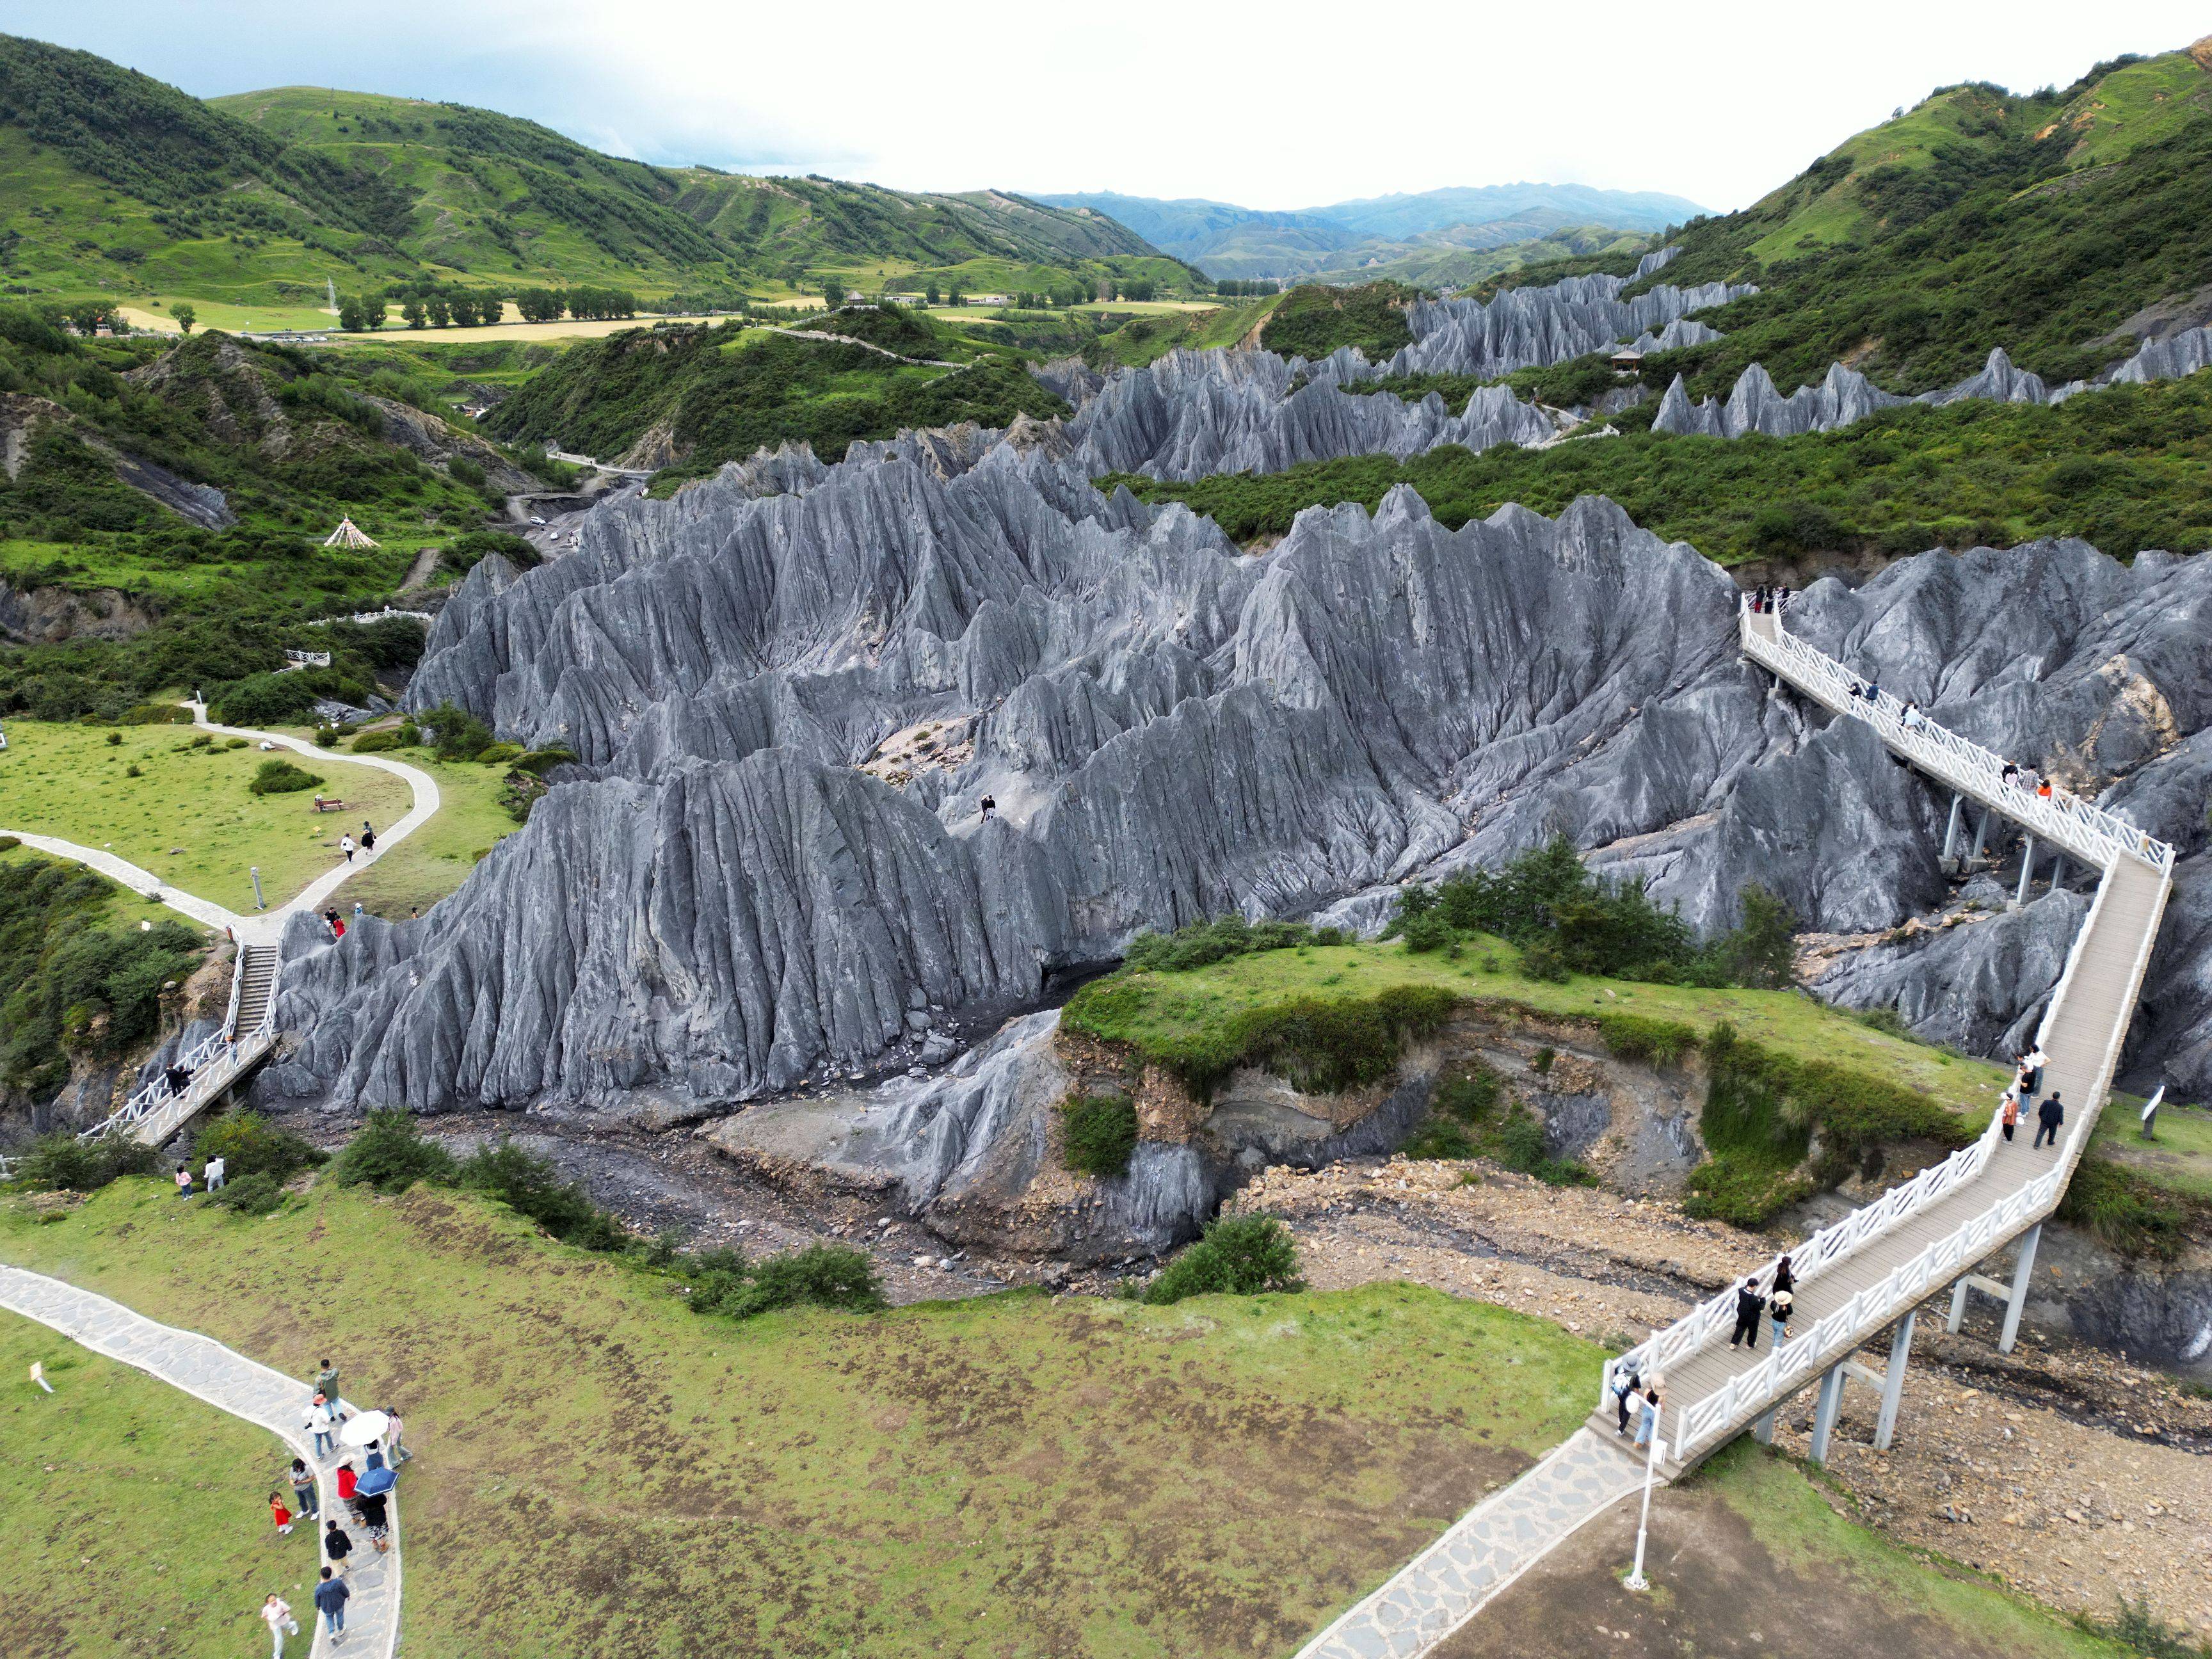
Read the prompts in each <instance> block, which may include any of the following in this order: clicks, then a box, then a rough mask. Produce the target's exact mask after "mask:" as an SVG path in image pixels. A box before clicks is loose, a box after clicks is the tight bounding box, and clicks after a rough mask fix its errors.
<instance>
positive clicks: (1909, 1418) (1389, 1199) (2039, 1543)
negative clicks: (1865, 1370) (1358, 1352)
mask: <svg viewBox="0 0 2212 1659" xmlns="http://www.w3.org/2000/svg"><path fill="white" fill-rule="evenodd" d="M1478 1168H1480V1173H1481V1181H1480V1184H1479V1185H1475V1186H1459V1185H1457V1184H1455V1183H1456V1182H1458V1181H1459V1179H1460V1177H1461V1174H1462V1170H1468V1169H1478ZM1237 1203H1238V1206H1240V1207H1243V1208H1247V1209H1264V1210H1267V1211H1269V1212H1273V1213H1274V1214H1277V1215H1279V1216H1281V1217H1282V1218H1284V1219H1285V1221H1286V1222H1287V1223H1289V1225H1290V1226H1291V1231H1293V1232H1294V1233H1295V1234H1296V1235H1297V1240H1298V1247H1299V1252H1300V1255H1301V1258H1302V1260H1303V1261H1304V1271H1305V1273H1306V1278H1307V1280H1308V1282H1309V1283H1310V1284H1311V1285H1313V1286H1314V1288H1316V1290H1337V1289H1342V1288H1345V1287H1346V1286H1349V1285H1359V1284H1365V1283H1368V1282H1370V1280H1376V1279H1405V1280H1408V1281H1410V1282H1412V1283H1414V1284H1419V1285H1431V1286H1433V1287H1434V1288H1437V1289H1439V1290H1443V1291H1449V1292H1450V1293H1451V1294H1454V1295H1456V1296H1467V1297H1476V1298H1479V1299H1480V1300H1483V1301H1486V1302H1492V1303H1496V1304H1501V1305H1504V1306H1506V1307H1511V1308H1516V1309H1519V1310H1522V1311H1523V1312H1528V1313H1534V1314H1537V1315H1540V1316H1544V1317H1547V1318H1549V1319H1553V1320H1555V1321H1557V1322H1559V1324H1561V1325H1563V1326H1565V1328H1567V1329H1569V1330H1570V1331H1573V1332H1576V1333H1577V1334H1582V1335H1586V1336H1589V1337H1590V1338H1592V1339H1593V1340H1597V1341H1600V1342H1604V1343H1607V1344H1608V1345H1612V1346H1627V1345H1628V1343H1629V1342H1630V1341H1631V1340H1634V1339H1635V1338H1636V1337H1639V1336H1641V1335H1642V1334H1644V1333H1645V1332H1648V1331H1650V1329H1652V1328H1655V1327H1656V1326H1659V1325H1662V1324H1665V1323H1667V1322H1670V1321H1672V1320H1674V1319H1675V1318H1677V1317H1679V1316H1680V1315H1681V1314H1682V1313H1683V1312H1685V1311H1686V1310H1687V1309H1688V1308H1689V1307H1691V1306H1692V1305H1693V1304H1695V1303H1696V1302H1697V1301H1699V1300H1701V1299H1702V1298H1704V1297H1706V1296H1709V1295H1711V1294H1712V1292H1713V1291H1717V1290H1718V1289H1719V1288H1720V1287H1721V1286H1722V1285H1724V1284H1726V1283H1727V1282H1728V1280H1729V1279H1730V1278H1731V1277H1732V1276H1733V1275H1734V1274H1735V1273H1736V1272H1739V1271H1741V1269H1743V1268H1745V1267H1749V1266H1751V1265H1753V1263H1754V1262H1755V1261H1758V1260H1759V1259H1760V1258H1761V1256H1762V1255H1763V1247H1762V1245H1761V1244H1760V1243H1759V1242H1758V1241H1756V1240H1754V1239H1753V1238H1751V1237H1748V1236H1747V1235H1745V1234H1743V1233H1740V1232H1737V1231H1734V1230H1733V1229H1730V1228H1727V1227H1724V1226H1722V1225H1718V1224H1714V1223H1705V1222H1697V1221H1691V1220H1687V1219H1686V1218H1683V1217H1682V1216H1680V1214H1679V1213H1676V1212H1674V1211H1673V1210H1672V1209H1671V1208H1670V1207H1668V1206H1665V1205H1662V1204H1659V1203H1655V1202H1642V1201H1638V1200H1631V1199H1625V1198H1622V1197H1621V1196H1620V1195H1619V1194H1613V1193H1609V1192H1606V1191H1603V1190H1601V1189H1597V1188H1548V1187H1545V1186H1543V1185H1542V1184H1541V1183H1539V1182H1534V1181H1532V1180H1529V1179H1528V1178H1527V1177H1525V1176H1513V1175H1510V1174H1503V1173H1499V1172H1497V1171H1495V1170H1489V1169H1487V1168H1486V1167H1482V1166H1474V1165H1461V1164H1420V1163H1413V1164H1408V1163H1406V1162H1404V1161H1396V1162H1393V1163H1389V1164H1382V1163H1377V1162H1372V1161H1370V1162H1363V1163H1358V1164H1340V1165H1336V1166H1334V1167H1332V1168H1331V1169H1328V1170H1322V1171H1318V1172H1316V1173H1314V1174H1310V1175H1309V1174H1304V1173H1301V1172H1298V1171H1294V1170H1269V1171H1267V1174H1266V1176H1264V1177H1263V1178H1262V1180H1261V1182H1259V1183H1257V1184H1255V1186H1254V1187H1253V1188H1249V1189H1247V1191H1246V1192H1245V1193H1243V1194H1241V1195H1240V1196H1239V1199H1238V1200H1237ZM1947 1311H1948V1310H1947V1309H1946V1308H1945V1306H1944V1305H1943V1304H1940V1303H1936V1304H1929V1305H1927V1306H1925V1307H1923V1309H1922V1310H1921V1314H1920V1319H1919V1323H1918V1328H1917V1336H1916V1340H1915V1343H1914V1349H1913V1355H1912V1363H1911V1368H1910V1369H1909V1370H1908V1371H1907V1372H1906V1377H1905V1400H1904V1406H1903V1408H1902V1412H1901V1414H1900V1417H1899V1430H1898V1434H1897V1438H1896V1442H1895V1444H1894V1445H1893V1448H1892V1449H1891V1450H1890V1451H1889V1452H1888V1453H1887V1454H1881V1453H1876V1452H1875V1450H1874V1449H1873V1446H1872V1439H1873V1431H1874V1408H1875V1405H1876V1403H1877V1401H1876V1398H1875V1395H1874V1393H1873V1391H1872V1390H1871V1389H1865V1388H1863V1387H1860V1386H1858V1385H1857V1384H1853V1385H1851V1386H1850V1387H1848V1388H1847V1389H1845V1392H1844V1412H1843V1417H1842V1421H1841V1426H1840V1428H1839V1430H1838V1436H1837V1442H1838V1443H1837V1445H1836V1447H1835V1448H1834V1449H1833V1450H1832V1454H1831V1458H1830V1469H1831V1474H1832V1475H1833V1476H1834V1477H1835V1479H1836V1480H1838V1481H1839V1482H1840V1483H1841V1486H1842V1488H1843V1490H1844V1492H1846V1493H1848V1495H1849V1504H1850V1509H1851V1512H1852V1514H1853V1515H1854V1516H1855V1517H1856V1518H1857V1519H1859V1520H1861V1521H1863V1522H1866V1523H1867V1524H1869V1525H1870V1526H1872V1527H1875V1528H1877V1529H1878V1530H1880V1531H1881V1532H1882V1533H1883V1534H1887V1535H1888V1536H1890V1537H1892V1538H1893V1539H1896V1540H1898V1541H1901V1542H1904V1543H1906V1544H1909V1545H1912V1546H1916V1547H1921V1548H1924V1549H1928V1550H1930V1551H1934V1552H1936V1553H1939V1554H1942V1555H1943V1556H1946V1557H1948V1558H1950V1559H1954V1560H1956V1561H1958V1562H1960V1563H1962V1564H1964V1565H1966V1566H1969V1567H1972V1568H1975V1569H1978V1570H1980V1571H1985V1572H1987V1573H1990V1575H1992V1576H1993V1577H1996V1578H1998V1579H1999V1580H2001V1581H2002V1582H2003V1583H2008V1584H2010V1585H2013V1586H2015V1587H2016V1588H2018V1589H2021V1590H2022V1591H2024V1592H2025V1593H2027V1594H2028V1595H2033V1596H2034V1597H2035V1598H2037V1599H2038V1600H2039V1601H2043V1602H2045V1604H2046V1605H2048V1606H2050V1607H2053V1608H2054V1609H2057V1610H2058V1611H2060V1612H2062V1613H2069V1614H2070V1613H2076V1612H2082V1611H2087V1612H2088V1613H2093V1614H2095V1615H2098V1616H2109V1615H2110V1614H2111V1613H2112V1611H2113V1609H2114V1607H2115V1606H2116V1603H2117V1601H2118V1598H2120V1597H2121V1596H2126V1597H2128V1598H2130V1599H2131V1600H2132V1599H2147V1600H2148V1601H2149V1602H2150V1604H2151V1606H2152V1607H2154V1609H2155V1610H2156V1611H2157V1612H2158V1613H2159V1614H2160V1616H2161V1617H2163V1618H2164V1619H2166V1620H2167V1621H2168V1622H2169V1623H2173V1624H2178V1625H2181V1626H2185V1627H2188V1628H2191V1629H2193V1630H2194V1631H2196V1632H2198V1633H2199V1634H2200V1635H2202V1636H2212V1401H2208V1400H2207V1399H2206V1398H2204V1397H2203V1395H2199V1394H2195V1393H2191V1392H2190V1391H2188V1390H2185V1389H2183V1388H2181V1387H2179V1386H2178V1385H2177V1384H2175V1383H2173V1382H2172V1380H2171V1379H2169V1378H2167V1377H2166V1376H2163V1375H2162V1374H2161V1373H2158V1372H2154V1371H2146V1370H2138V1369H2136V1368H2135V1367H2132V1366H2130V1365H2128V1364H2124V1362H2122V1361H2121V1360H2119V1359H2118V1358H2116V1357H2115V1356H2113V1355H2112V1354H2110V1353H2107V1352H2104V1351H2103V1350H2101V1349H2098V1348H2093V1347H2090V1346H2087V1345H2086V1344H2082V1343H2078V1342H2075V1341H2073V1340H2070V1339H2068V1338H2064V1337H2061V1336H2053V1335H2049V1334H2045V1333H2040V1332H2034V1331H2029V1332H2027V1333H2024V1334H2023V1335H2022V1338H2021V1343H2020V1346H2018V1347H2017V1348H2016V1349H2015V1352H2013V1353H2012V1354H2011V1355H2009V1356H2007V1355H2002V1354H1999V1353H1998V1352H1996V1345H1995V1339H1996V1317H1995V1315H1994V1313H1993V1312H1992V1311H1991V1304H1987V1303H1984V1302H1981V1301H1980V1299H1979V1298H1977V1301H1976V1304H1975V1309H1974V1311H1973V1312H1972V1313H1970V1315H1969V1317H1968V1319H1967V1321H1966V1327H1965V1328H1964V1329H1963V1330H1962V1331H1961V1332H1960V1334H1958V1335H1957V1336H1951V1335H1948V1334H1946V1333H1945V1332H1944V1329H1943V1317H1944V1315H1945V1313H1946V1312H1947ZM1864 1357H1865V1358H1867V1359H1868V1360H1869V1362H1870V1363H1873V1364H1877V1365H1879V1364H1881V1363H1882V1362H1883V1361H1884V1360H1885V1359H1886V1358H1887V1355H1886V1353H1882V1354H1876V1353H1874V1352H1869V1353H1868V1354H1867V1355H1866V1356H1864ZM1811 1412H1812V1395H1811V1393H1810V1391H1809V1390H1808V1391H1807V1392H1806V1393H1804V1394H1802V1395H1799V1396H1798V1397H1797V1399H1796V1401H1793V1402H1792V1404H1791V1407H1790V1408H1789V1409H1786V1410H1785V1411H1784V1413H1783V1417H1782V1420H1781V1423H1780V1425H1779V1428H1778V1433H1777V1437H1776V1441H1777V1444H1778V1446H1779V1447H1780V1448H1781V1449H1784V1450H1785V1451H1793V1452H1796V1453H1797V1454H1800V1455H1802V1454H1804V1453H1805V1452H1806V1451H1807V1450H1808V1445H1809V1440H1810V1430H1811V1426H1812V1425H1811ZM1487 1618H1488V1615H1486V1620H1487ZM1618 1650H1619V1649H1608V1650H1607V1651H1618ZM1712 1650H1713V1651H1723V1650H1725V1649H1723V1648H1715V1649H1712ZM1475 1651H1484V1652H1487V1651H1490V1650H1489V1649H1487V1648H1484V1649H1480V1650H1474V1649H1470V1650H1468V1652H1470V1653H1473V1652H1475ZM1499 1651H1505V1650H1504V1649H1499ZM1562 1651H1565V1650H1562ZM1669 1651H1674V1650H1672V1649H1670V1650H1669ZM1697 1651H1700V1652H1702V1651H1706V1649H1705V1647H1702V1646H1700V1647H1699V1648H1698V1649H1697ZM1761 1651H1776V1649H1775V1648H1773V1646H1772V1645H1771V1643H1770V1644H1767V1645H1766V1646H1765V1647H1763V1648H1761ZM1830 1651H1832V1650H1830ZM1908 1651H1923V1650H1908Z"/></svg>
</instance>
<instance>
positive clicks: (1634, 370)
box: [1613, 346, 1644, 374]
mask: <svg viewBox="0 0 2212 1659" xmlns="http://www.w3.org/2000/svg"><path fill="white" fill-rule="evenodd" d="M1643 372H1644V354H1643V353H1642V352H1640V351H1638V349H1636V348H1635V347H1634V346H1623V347H1621V349H1620V350H1618V351H1616V352H1614V353H1613V373H1614V374H1642V373H1643Z"/></svg>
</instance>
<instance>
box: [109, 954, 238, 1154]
mask: <svg viewBox="0 0 2212 1659" xmlns="http://www.w3.org/2000/svg"><path fill="white" fill-rule="evenodd" d="M279 966H280V961H279V958H278V956H277V950H276V946H275V945H246V944H241V945H239V947H238V957H237V961H236V963H234V966H233V968H232V970H231V976H230V1006H229V1008H228V1011H227V1012H225V1014H224V1016H223V1021H222V1025H221V1026H220V1027H218V1028H217V1029H216V1030H214V1031H212V1032H210V1034H209V1035H208V1036H205V1037H203V1038H202V1039H201V1040H200V1041H199V1042H197V1043H195V1044H193V1045H192V1047H191V1048H189V1049H187V1050H186V1051H185V1053H184V1054H179V1056H178V1057H177V1059H176V1060H174V1061H173V1069H175V1070H176V1071H179V1072H180V1073H184V1074H185V1081H184V1086H183V1087H181V1088H179V1087H178V1086H176V1085H174V1084H173V1083H172V1082H171V1081H170V1077H169V1071H168V1070H167V1069H164V1070H163V1071H161V1072H157V1073H155V1075H154V1077H153V1079H152V1080H151V1081H150V1082H149V1083H147V1084H146V1085H144V1086H143V1087H142V1088H141V1089H140V1090H139V1091H137V1093H136V1094H134V1095H132V1096H131V1098H130V1099H128V1100H126V1101H125V1102H124V1103H123V1104H122V1106H121V1107H120V1108H118V1109H117V1110H116V1111H115V1113H114V1114H113V1115H112V1116H110V1117H108V1118H106V1119H105V1120H103V1121H100V1122H99V1123H96V1124H94V1126H93V1127H91V1128H89V1129H87V1130H84V1131H83V1132H82V1133H81V1134H80V1135H79V1136H78V1137H77V1138H78V1139H80V1140H97V1139H101V1138H102V1137H103V1136H106V1135H128V1136H129V1137H130V1138H131V1139H133V1140H136V1141H138V1142H141V1143H142V1144H143V1145H145V1146H160V1145H161V1143H162V1142H164V1141H166V1140H167V1139H169V1137H170V1136H171V1135H173V1134H174V1133H177V1131H178V1130H179V1129H181V1128H183V1127H185V1125H186V1124H187V1123H189V1122H191V1121H192V1120H193V1119H194V1118H195V1117H197V1116H198V1115H200V1114H201V1113H202V1112H203V1111H204V1110H206V1109H207V1108H208V1107H209V1106H210V1105H211V1104H213V1103H215V1102H216V1100H218V1099H220V1098H221V1097H222V1095H223V1094H224V1093H225V1092H226V1091H228V1090H229V1088H230V1087H231V1085H234V1084H235V1083H237V1082H238V1081H239V1080H240V1079H242V1078H243V1077H244V1076H245V1075H246V1073H248V1072H250V1071H251V1070H252V1069H253V1067H254V1066H258V1065H259V1064H260V1063H261V1061H262V1060H264V1059H266V1058H267V1057H268V1055H269V1051H270V1049H271V1048H274V1047H276V1018H275V1017H276V977H277V970H278V968H279Z"/></svg>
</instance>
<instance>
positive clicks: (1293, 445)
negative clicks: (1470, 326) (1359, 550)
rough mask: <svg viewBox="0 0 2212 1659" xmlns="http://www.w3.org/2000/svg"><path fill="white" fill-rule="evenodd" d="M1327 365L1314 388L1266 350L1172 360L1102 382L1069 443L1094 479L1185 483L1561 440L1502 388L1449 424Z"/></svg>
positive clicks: (1175, 354) (1434, 404)
mask: <svg viewBox="0 0 2212 1659" xmlns="http://www.w3.org/2000/svg"><path fill="white" fill-rule="evenodd" d="M1336 361H1337V360H1334V359H1332V360H1331V364H1332V367H1331V368H1330V369H1329V371H1328V373H1326V374H1324V375H1322V376H1321V377H1317V378H1313V377H1309V376H1308V374H1307V373H1306V369H1307V365H1306V363H1305V361H1304V359H1303V358H1291V359H1290V360H1289V361H1287V362H1286V361H1285V360H1284V359H1283V358H1280V357H1278V356H1275V355H1274V353H1273V352H1270V351H1218V350H1217V351H1183V350H1176V351H1171V352H1170V353H1169V354H1168V355H1167V356H1164V357H1162V358H1161V359H1159V360H1158V362H1153V363H1151V364H1148V365H1146V367H1145V368H1140V369H1132V370H1129V371H1127V372H1125V373H1123V374H1117V375H1115V377H1114V378H1113V379H1112V380H1109V381H1108V382H1107V383H1106V384H1105V386H1103V388H1102V389H1101V390H1100V391H1099V392H1097V394H1096V395H1095V396H1094V397H1092V398H1091V400H1090V401H1089V402H1088V403H1086V404H1084V406H1083V408H1082V410H1080V411H1079V413H1078V414H1077V415H1076V416H1074V418H1073V420H1072V421H1070V422H1069V423H1068V435H1069V436H1070V438H1071V439H1073V441H1074V445H1075V452H1076V455H1077V458H1078V459H1079V460H1080V461H1081V462H1082V463H1083V465H1085V468H1086V469H1087V470H1088V471H1090V472H1091V473H1093V474H1103V473H1108V472H1141V473H1145V474H1146V475H1148V476H1150V477H1158V478H1177V479H1190V478H1201V477H1206V476H1208V475H1209V474H1212V473H1216V472H1280V471H1284V470H1285V468H1288V467H1293V466H1297V465H1299V464H1300V463H1302V462H1305V461H1320V460H1333V459H1336V458H1338V457H1340V456H1345V455H1391V456H1395V457H1397V458H1399V459H1404V458H1405V457H1407V456H1408V455H1416V454H1420V453H1424V452H1425V451H1427V450H1431V449H1433V448H1435V447H1437V445H1439V444H1458V445H1460V446H1462V447H1464V448H1467V449H1470V450H1475V451H1480V450H1484V449H1487V448H1489V447H1492V445H1495V444H1501V443H1518V444H1535V443H1541V442H1543V441H1546V440H1547V439H1549V438H1552V437H1554V436H1556V435H1557V434H1558V428H1557V427H1556V426H1555V425H1554V424H1553V422H1552V421H1551V420H1550V419H1548V418H1547V416H1544V415H1543V414H1542V413H1541V412H1540V411H1539V410H1537V409H1536V408H1535V407H1534V405H1533V404H1524V403H1522V401H1521V400H1520V399H1519V398H1516V397H1515V396H1514V395H1513V394H1512V392H1510V390H1508V389H1507V388H1506V387H1504V386H1483V387H1480V388H1478V389H1477V390H1476V391H1475V392H1474V394H1473V395H1472V396H1471V397H1470V398H1468V402H1467V405H1466V407H1465V408H1464V409H1463V410H1461V411H1460V413H1458V414H1456V415H1455V414H1453V413H1452V411H1451V410H1450V409H1449V407H1448V406H1447V405H1446V404H1445V403H1444V400H1443V398H1441V397H1439V396H1437V394H1436V393H1434V392H1431V393H1430V394H1429V395H1428V396H1426V397H1425V398H1421V399H1420V400H1419V401H1418V402H1416V403H1407V402H1406V401H1404V400H1403V399H1401V398H1397V397H1395V396H1393V395H1391V394H1390V393H1389V392H1375V393H1372V394H1370V395H1368V396H1364V397H1363V396H1359V395H1358V394H1356V393H1352V392H1346V391H1343V390H1341V389H1340V381H1339V380H1337V379H1336V378H1335V370H1334V364H1335V363H1336Z"/></svg>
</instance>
